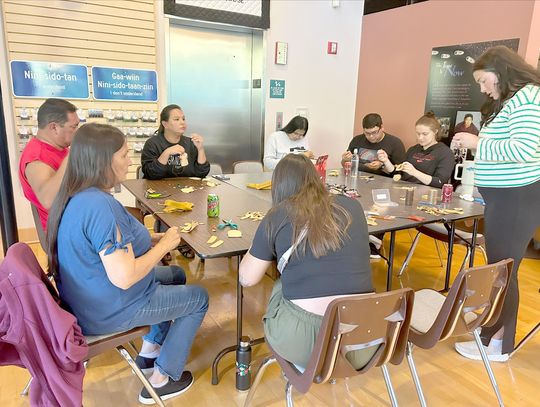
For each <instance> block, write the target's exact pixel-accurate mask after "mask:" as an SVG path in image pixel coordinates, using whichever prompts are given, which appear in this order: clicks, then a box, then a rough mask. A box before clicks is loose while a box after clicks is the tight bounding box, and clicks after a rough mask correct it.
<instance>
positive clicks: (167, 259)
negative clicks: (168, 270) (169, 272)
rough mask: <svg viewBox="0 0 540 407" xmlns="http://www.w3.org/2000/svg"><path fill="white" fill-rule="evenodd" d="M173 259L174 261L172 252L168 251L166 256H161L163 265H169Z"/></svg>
mask: <svg viewBox="0 0 540 407" xmlns="http://www.w3.org/2000/svg"><path fill="white" fill-rule="evenodd" d="M171 261H172V256H171V253H167V254H166V255H165V256H163V257H162V258H161V265H163V266H168V265H169V263H170V262H171Z"/></svg>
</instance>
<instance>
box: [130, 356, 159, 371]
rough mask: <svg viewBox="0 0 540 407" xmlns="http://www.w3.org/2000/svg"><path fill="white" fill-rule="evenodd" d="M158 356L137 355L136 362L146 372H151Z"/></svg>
mask: <svg viewBox="0 0 540 407" xmlns="http://www.w3.org/2000/svg"><path fill="white" fill-rule="evenodd" d="M156 359H157V358H145V357H144V356H141V355H137V359H135V364H136V365H137V366H138V367H139V369H141V371H142V372H143V373H144V374H149V373H152V372H153V371H154V362H155V361H156Z"/></svg>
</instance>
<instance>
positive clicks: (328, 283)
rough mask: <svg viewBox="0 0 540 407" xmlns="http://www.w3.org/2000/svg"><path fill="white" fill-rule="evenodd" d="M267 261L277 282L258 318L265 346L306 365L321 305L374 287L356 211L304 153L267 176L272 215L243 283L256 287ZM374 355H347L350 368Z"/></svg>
mask: <svg viewBox="0 0 540 407" xmlns="http://www.w3.org/2000/svg"><path fill="white" fill-rule="evenodd" d="M273 260H277V261H278V270H279V271H280V272H281V279H280V280H278V282H277V283H276V284H275V286H274V289H273V291H272V295H271V298H270V302H269V304H268V309H267V312H266V315H265V316H264V330H265V336H266V340H267V341H268V342H269V343H270V345H271V346H272V347H273V348H274V350H276V352H278V353H279V354H280V355H281V356H283V357H284V358H286V359H287V360H289V361H290V362H293V363H295V364H297V365H299V366H304V367H305V366H306V364H307V361H308V360H309V357H310V354H311V351H312V349H313V346H314V344H315V340H316V337H317V333H318V331H319V328H320V326H321V323H322V319H323V315H324V312H325V311H326V307H327V306H328V304H329V303H330V302H331V301H332V300H334V299H335V298H338V297H340V296H345V295H352V294H360V293H367V292H372V291H373V286H372V283H371V267H370V263H369V246H368V230H367V224H366V219H365V216H364V211H363V209H362V206H361V205H360V203H359V202H358V201H356V200H355V199H351V198H348V197H345V196H341V195H340V196H335V195H330V194H329V193H328V192H327V191H326V188H325V186H324V185H323V183H322V182H321V180H320V177H319V175H318V174H317V171H316V170H315V167H314V166H313V164H312V163H311V161H310V160H309V159H308V158H307V157H306V156H304V155H298V154H289V155H286V156H285V157H284V158H283V159H282V160H281V161H280V162H279V163H278V165H277V166H276V168H275V170H274V173H273V175H272V209H271V210H270V211H269V212H268V214H267V215H266V216H265V217H264V219H263V220H262V222H261V224H260V225H259V228H258V230H257V232H256V234H255V238H254V240H253V244H252V246H251V248H250V249H249V252H248V253H247V254H246V256H245V257H244V258H243V260H242V263H241V264H240V281H241V283H242V285H244V286H251V285H254V284H256V283H258V282H259V281H260V280H261V279H262V277H263V276H264V273H265V271H266V269H267V268H268V266H269V265H270V263H271V262H272V261H273ZM373 352H374V349H372V348H369V349H366V350H363V351H357V352H352V353H351V354H350V356H352V360H351V363H353V364H354V365H355V366H359V367H360V366H363V365H364V364H365V363H366V362H367V361H368V360H369V359H370V357H371V356H372V355H373ZM350 356H348V357H350Z"/></svg>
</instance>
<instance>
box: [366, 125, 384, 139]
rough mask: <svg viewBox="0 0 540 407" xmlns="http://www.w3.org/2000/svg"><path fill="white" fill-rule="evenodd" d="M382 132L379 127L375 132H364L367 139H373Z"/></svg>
mask: <svg viewBox="0 0 540 407" xmlns="http://www.w3.org/2000/svg"><path fill="white" fill-rule="evenodd" d="M380 131H381V128H380V127H379V128H378V129H377V130H373V131H365V130H364V134H365V135H366V136H367V137H373V136H376V135H377V134H379V132H380Z"/></svg>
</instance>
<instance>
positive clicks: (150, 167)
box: [141, 105, 210, 260]
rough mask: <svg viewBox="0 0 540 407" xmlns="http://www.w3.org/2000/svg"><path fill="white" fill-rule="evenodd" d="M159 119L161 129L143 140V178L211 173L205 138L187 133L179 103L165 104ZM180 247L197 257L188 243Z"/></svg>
mask: <svg viewBox="0 0 540 407" xmlns="http://www.w3.org/2000/svg"><path fill="white" fill-rule="evenodd" d="M159 120H160V125H159V128H158V130H157V131H156V133H155V134H154V136H153V137H151V138H149V139H148V140H146V143H144V148H143V151H142V155H141V164H142V172H143V178H146V179H162V178H170V177H199V178H204V177H206V176H207V175H208V173H209V172H210V163H209V162H208V161H207V159H206V154H205V152H204V140H203V137H202V136H201V135H200V134H196V133H193V134H192V135H191V138H190V137H186V136H184V132H185V131H186V128H187V124H186V117H185V115H184V112H183V111H182V109H181V108H180V106H178V105H168V106H166V107H165V108H163V110H162V111H161V113H160V115H159ZM154 229H155V230H156V231H157V232H163V231H165V228H164V226H163V225H162V224H161V223H160V222H157V221H156V224H155V226H154ZM178 250H180V253H182V255H183V256H184V257H187V258H188V259H192V258H193V257H195V253H193V250H191V249H190V248H189V246H187V245H180V246H178ZM165 260H169V258H168V257H166V258H165Z"/></svg>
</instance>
